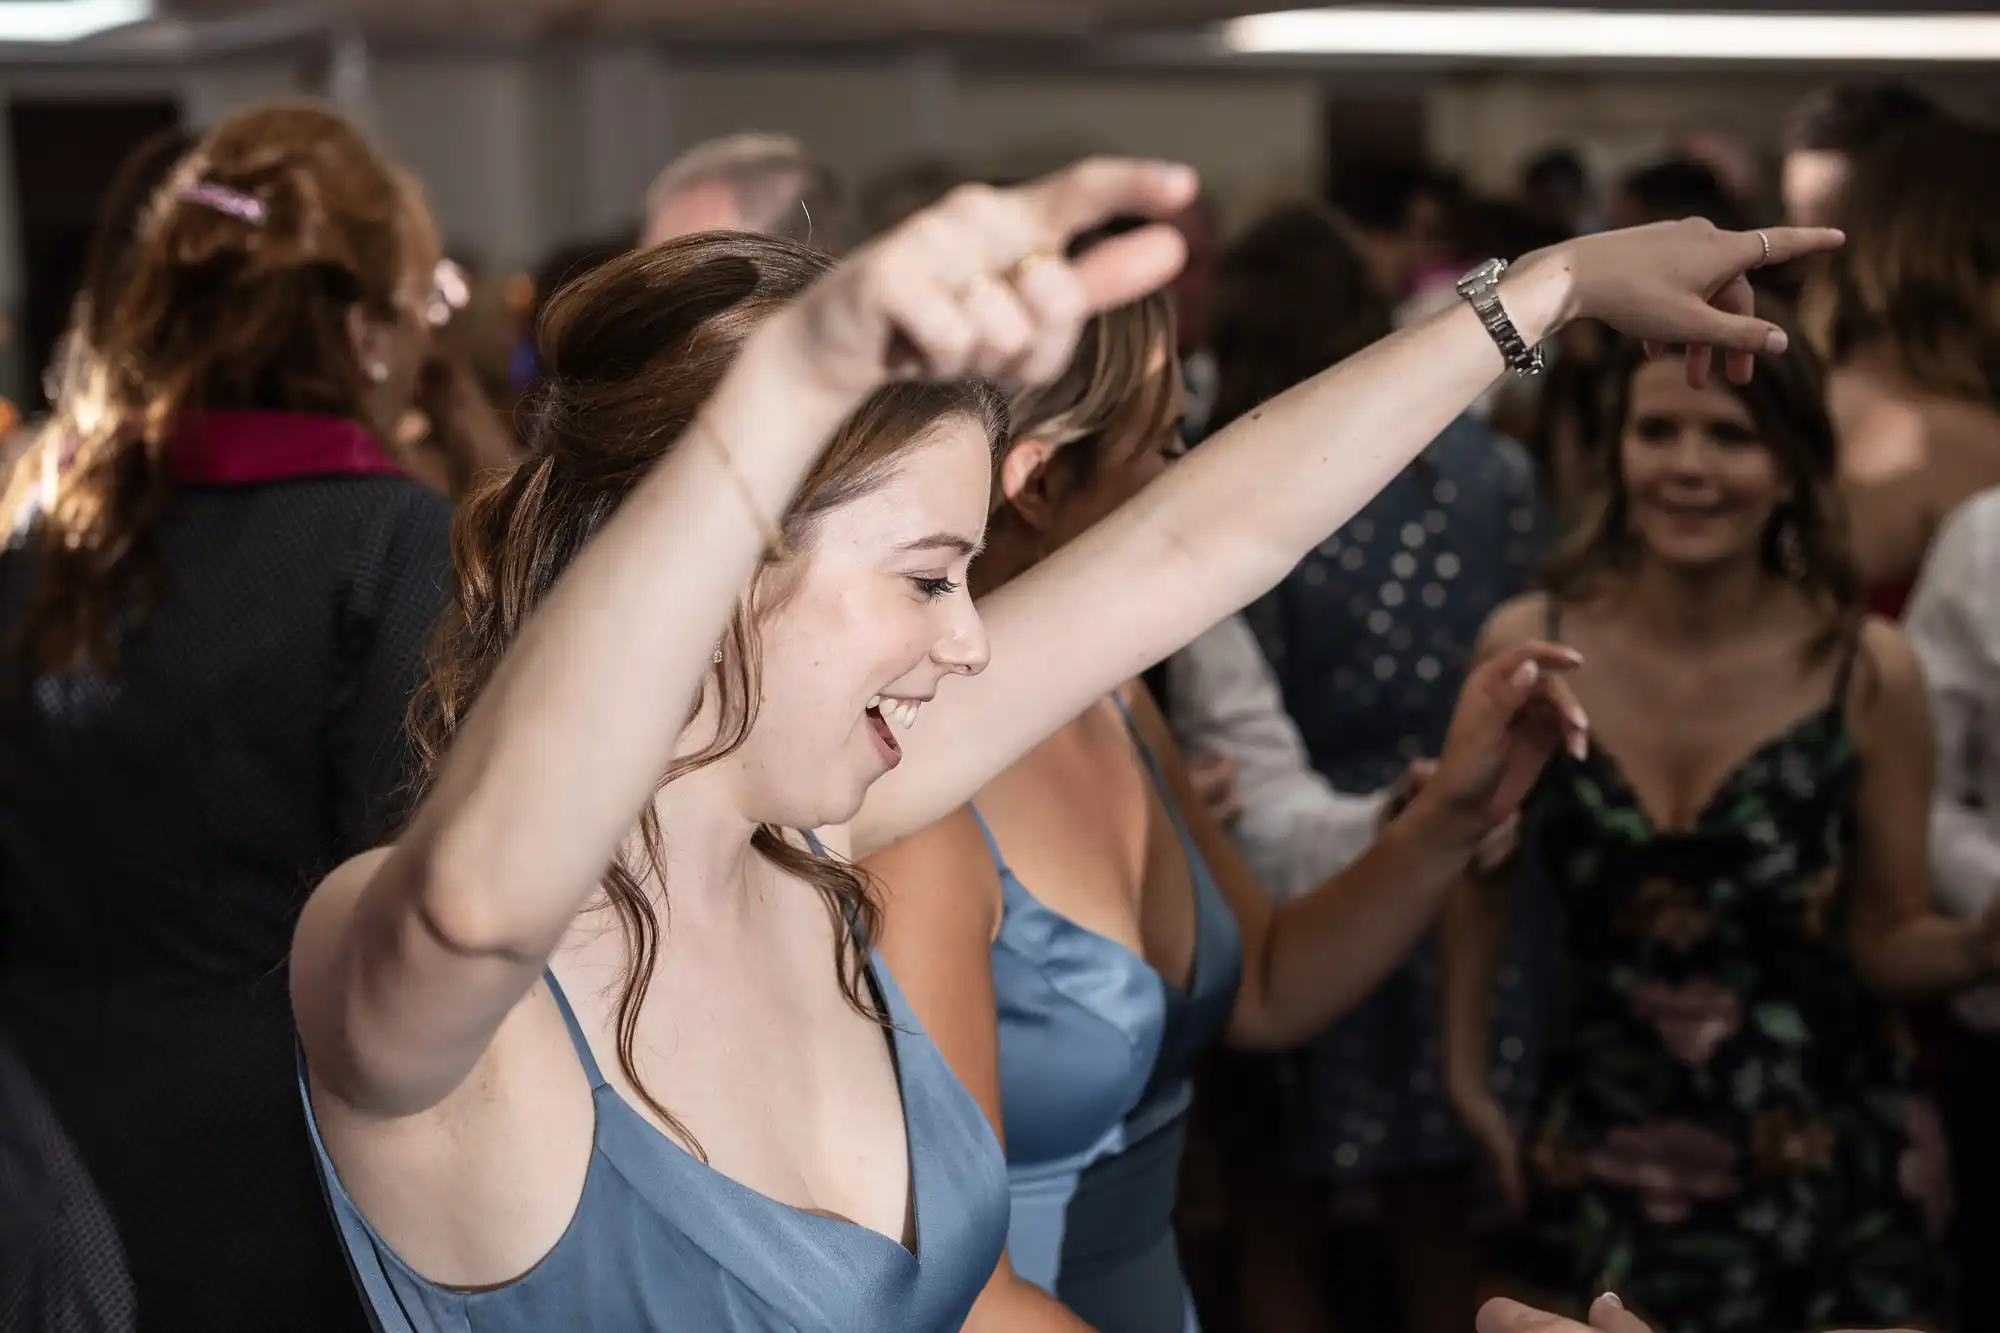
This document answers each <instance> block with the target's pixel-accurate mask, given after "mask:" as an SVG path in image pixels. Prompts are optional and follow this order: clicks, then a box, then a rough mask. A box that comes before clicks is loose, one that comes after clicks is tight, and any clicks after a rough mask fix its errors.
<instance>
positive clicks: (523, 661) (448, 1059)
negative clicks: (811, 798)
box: [302, 326, 841, 1106]
mask: <svg viewBox="0 0 2000 1333" xmlns="http://www.w3.org/2000/svg"><path fill="white" fill-rule="evenodd" d="M767 327H768V326H767ZM760 337H761V335H760ZM786 355H787V352H786V348H785V346H784V344H782V343H780V344H778V345H776V346H775V347H773V346H769V345H765V346H760V345H759V341H758V339H753V340H752V344H751V346H750V347H749V348H747V349H746V350H745V352H744V353H743V355H742V357H741V359H740V360H739V362H738V364H737V366H736V368H735V369H733V370H732V371H731V372H730V374H729V375H728V377H727V378H726V379H725V380H724V382H723V384H722V385H721V386H720V387H719V388H718V390H717V392H716V394H715V396H714V397H713V399H712V400H711V401H710V403H709V404H708V406H707V408H706V409H705V410H704V415H703V421H704V422H705V423H706V424H705V425H704V424H697V425H695V426H694V427H693V428H692V430H694V431H697V432H699V431H702V430H704V429H707V430H712V431H713V432H714V433H715V436H716V438H717V440H718V441H734V442H741V441H754V442H755V448H754V449H752V448H748V447H746V446H745V445H743V444H742V443H737V444H736V447H735V451H734V454H733V457H734V460H735V465H736V468H737V470H738V471H739V472H740V474H741V476H742V479H743V481H744V482H745V483H746V484H747V486H748V489H749V490H750V491H751V492H752V494H751V496H750V497H748V498H749V500H750V501H752V502H754V504H755V505H756V507H757V513H762V514H770V515H778V514H781V513H782V512H783V511H784V508H785V505H786V504H787V502H788V500H789V498H790V496H791V494H792V492H793V490H794V488H795V487H796V486H797V485H798V484H799V481H800V479H801V478H802V477H803V475H804V473H805V471H806V469H807V467H808V466H809V465H810V463H811V461H812V459H813V458H814V456H815V454H816V452H817V450H818V448H819V446H820V442H821V441H823V440H824V439H825V438H826V436H827V434H828V433H829V431H830V430H831V429H832V427H833V426H834V425H835V424H837V421H838V418H839V416H840V412H841V405H840V404H835V403H817V402H812V401H809V400H808V399H807V398H806V395H804V394H803V393H802V392H801V391H800V384H799V380H798V377H796V376H795V375H794V374H792V373H791V371H790V367H789V366H787V364H786V362H785V358H786ZM774 407H775V409H776V410H774ZM763 544H764V530H763V527H762V525H761V524H760V523H759V522H758V520H757V516H756V514H753V513H752V512H749V511H748V510H747V509H746V500H745V498H744V497H739V495H738V494H737V492H736V487H735V483H733V482H732V481H731V479H730V477H729V475H728V472H727V466H726V465H725V464H724V463H723V462H722V461H721V460H720V458H719V457H718V454H717V452H716V450H715V448H714V447H713V445H712V443H711V442H708V441H702V440H697V439H689V440H688V441H687V442H686V443H685V444H684V445H683V446H682V447H679V448H676V449H674V450H672V451H671V452H670V453H669V454H668V456H667V459H666V461H665V462H663V463H661V464H660V465H659V466H658V467H656V468H655V470H654V472H653V473H652V475H651V476H650V477H648V478H647V479H646V480H645V481H643V482H641V483H640V485H639V486H638V487H637V488H636V489H635V490H634V492H633V493H632V495H631V497H630V498H629V499H628V500H627V501H626V502H625V504H624V505H623V506H622V507H621V509H620V510H619V512H618V514H617V515H616V516H615V517H614V518H613V519H612V520H611V521H609V522H608V523H607V524H606V525H605V526H604V528H603V529H602V530H601V531H600V532H599V533H598V535H597V536H596V537H595V538H594V539H593V540H592V541H591V542H590V543H589V544H588V545H587V546H586V547H585V549H584V550H583V551H582V553H581V554H579V555H578V556H577V558H576V560H575V562H574V563H573V564H572V565H571V567H570V568H569V570H568V571H567V572H566V573H565V574H564V575H563V576H562V578H561V579H560V581H559V582H558V583H557V585H556V587H555V588H554V590H553V591H552V592H551V593H550V594H549V595H548V597H547V598H546V600H545V601H544V603H543V604H542V605H541V606H540V607H539V608H538V609H537V610H536V611H535V612H534V613H533V614H532V616H531V617H530V618H529V620H528V622H527V624H526V625H525V627H524V628H523V629H522V631H521V633H520V635H519V637H518V639H517V641H516V642H515V643H514V645H513V646H512V648H511V649H510V650H509V651H508V653H507V656H506V658H505V659H504V661H503V662H502V663H501V665H500V667H499V669H498V670H497V671H496V672H495V674H494V676H493V679H492V680H491V682H490V683H489V684H488V685H487V686H486V688H485V689H484V690H483V691H482V693H481V696H480V698H479V700H478V702H477V704H476V705H475V706H474V707H473V709H472V710H471V713H470V715H469V716H468V718H467V719H466V722H465V724H464V726H463V728H462V729H461V730H460V732H459V734H458V735H457V736H456V738H455V739H454V740H453V742H452V746H451V750H450V753H449V754H448V756H447V757H446V759H445V761H444V763H443V765H442V767H441V768H440V771H439V773H438V777H437V781H436V783H435V785H434V787H433V788H432V790H431V792H430V794H429V795H428V796H427V797H426V799H425V800H424V802H423V803H422V805H421V806H420V807H419V809H418V811H417V813H416V816H415V817H414V819H413V821H412V823H411V826H410V828H409V830H408V832H407V833H406V834H405V836H404V837H403V838H402V839H401V840H400V841H399V842H398V844H397V845H396V847H395V848H394V850H393V851H392V852H391V853H390V854H389V856H388V858H387V859H386V860H385V861H384V862H383V863H382V865H381V866H380V868H379V869H378V870H377V871H376V872H375V873H374V874H373V875H372V876H371V877H370V878H369V880H368V881H367V883H366V885H365V887H364V888H363V889H362V890H361V892H360V895H359V898H358V900H357V901H356V902H355V904H354V908H353V920H352V921H351V922H350V923H348V924H347V925H346V926H344V927H339V928H337V929H336V930H335V932H334V935H335V936H336V937H337V938H335V939H334V940H333V941H332V942H330V943H328V944H327V945H326V946H325V948H326V954H325V956H324V958H323V959H322V960H321V965H322V966H325V967H328V968H330V969H331V974H330V976H329V978H328V981H327V987H328V990H329V993H328V994H327V995H326V996H325V997H323V999H322V1000H321V1002H320V1003H321V1004H322V1005H323V1006H326V1008H325V1010H324V1013H325V1020H324V1021H325V1022H326V1023H327V1024H330V1025H331V1026H330V1028H329V1029H328V1031H327V1032H326V1033H325V1040H326V1041H327V1042H328V1043H329V1044H333V1045H341V1044H345V1043H347V1042H348V1041H349V1037H348V1036H342V1035H340V1034H341V1033H342V1032H343V1031H345V1029H347V1028H350V1027H351V1028H356V1029H358V1030H360V1031H366V1032H374V1033H376V1034H377V1035H378V1037H380V1038H381V1039H382V1040H383V1041H386V1042H388V1043H390V1044H391V1045H393V1046H394V1047H395V1048H396V1049H395V1050H393V1051H384V1052H367V1053H365V1054H367V1055H368V1056H369V1058H370V1059H377V1060H379V1061H380V1062H381V1067H382V1068H385V1069H390V1070H403V1071H406V1072H409V1071H415V1070H417V1069H419V1068H421V1067H422V1066H424V1064H425V1062H426V1061H431V1062H432V1063H434V1065H435V1069H433V1070H432V1071H431V1072H429V1073H427V1074H425V1075H424V1076H423V1077H422V1078H421V1079H420V1080H419V1081H420V1082H421V1083H422V1085H423V1086H422V1087H421V1088H417V1087H412V1088H403V1087H394V1088H391V1087H386V1086H385V1087H382V1088H372V1087H371V1088H368V1089H364V1090H362V1091H365V1092H366V1093H367V1096H368V1097H369V1098H373V1097H376V1096H377V1095H379V1096H380V1097H381V1098H382V1099H383V1100H384V1101H385V1102H387V1103H393V1104H394V1105H397V1106H405V1105H407V1103H408V1102H409V1101H410V1100H412V1099H414V1100H415V1101H416V1102H417V1103H419V1104H421V1103H423V1102H424V1101H425V1100H426V1098H428V1097H431V1096H435V1095H439V1094H440V1093H441V1091H448V1090H449V1089H450V1088H451V1087H453V1086H456V1081H457V1079H458V1078H461V1077H463V1075H464V1073H465V1072H466V1070H467V1069H469V1068H470V1062H471V1061H473V1060H476V1059H477V1056H478V1053H479V1052H480V1051H481V1050H483V1049H484V1043H485V1041H486V1040H487V1039H488V1038H490V1035H491V1033H492V1032H493V1031H494V1030H496V1029H497V1027H498V1025H499V1023H500V1022H501V1021H502V1019H504V1017H505V1016H506V1014H507V1013H508V1012H509V1011H510V1010H511V1009H512V1008H513V1006H514V1005H515V1004H517V1003H518V1002H519V1000H520V997H521V996H522V995H523V994H525V993H526V991H527V989H528V988H529V987H530V986H532V985H533V984H534V981H535V978H536V977H537V976H538V975H539V973H540V970H541V968H542V966H543V965H544V962H545V960H546V958H547V955H548V954H549V952H550V951H551V950H552V949H553V948H554V947H555V945H556V944H557V943H558V942H559V941H560V939H561V938H562V935H563V933H564V931H565V930H566V929H567V927H568V925H569V923H570V922H571V920H572V919H573V918H574V916H575V914H576V912H577V911H578V910H579V909H580V908H581V907H582V906H583V905H584V903H585V902H586V901H587V900H588V899H589V898H590V896H591V895H592V894H593V893H594V892H595V891H596V889H597V886H598V882H599V879H600V877H601V876H602V874H603V872H604V867H605V866H606V865H607V864H609V863H610V862H611V860H612V859H613V857H614V856H615V855H616V854H617V853H618V851H619V850H620V848H621V846H622V845H623V843H624V842H625V840H626V838H627V837H628V836H629V834H630V833H631V830H632V828H633V826H634V823H635V822H636V820H637V818H638V815H639V813H640V811H641V810H642V808H643V807H644V806H645V804H646V802H647V801H648V800H649V799H650V797H651V796H652V794H653V792H654V791H655V790H656V788H657V787H658V785H659V781H660V778H661V775H662V774H663V773H665V772H666V771H667V768H668V765H669V763H670V761H671V760H672V758H673V755H674V752H675V746H676V743H677V741H678V738H679V736H680V734H681V732H682V729H683V727H684V726H685V724H686V720H687V714H688V709H689V705H690V703H691V702H692V700H693V699H694V698H695V696H696V691H697V689H698V687H699V684H700V681H701V679H702V676H703V674H704V673H705V672H706V671H707V670H708V668H709V666H710V656H711V653H712V651H713V645H714V644H715V643H716V641H717V640H718V638H719V637H720V636H721V634H722V632H723V628H724V626H725V625H726V623H727V621H728V617H729V615H730V613H731V611H732V610H733V609H734V607H735V606H736V604H737V601H738V598H739V597H740V596H741V594H742V590H743V588H744V586H745V583H746V581H747V580H748V579H749V577H750V575H751V573H752V572H753V571H754V570H755V569H756V567H757V565H758V563H759V559H760V556H761V554H762V551H763ZM304 930H305V928H304V927H302V938H303V937H304V933H303V932H304ZM405 1056H407V1057H408V1058H407V1059H405V1058H404V1057H405ZM392 1081H393V1080H392Z"/></svg>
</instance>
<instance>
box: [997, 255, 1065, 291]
mask: <svg viewBox="0 0 2000 1333" xmlns="http://www.w3.org/2000/svg"><path fill="white" fill-rule="evenodd" d="M1060 262H1061V259H1060V257H1059V256H1057V254H1056V252H1055V251H1053V250H1030V251H1029V252H1028V253H1027V254H1025V255H1022V256H1021V257H1020V258H1019V259H1017V260H1015V261H1014V262H1013V263H1012V264H1010V265H1009V266H1008V268H1007V281H1008V282H1010V283H1012V284H1013V285H1014V286H1016V287H1019V286H1020V285H1021V284H1022V283H1023V282H1025V281H1026V280H1027V278H1028V275H1029V274H1030V273H1033V272H1034V271H1035V270H1037V269H1040V268H1045V267H1047V266H1048V265H1050V264H1056V263H1060Z"/></svg>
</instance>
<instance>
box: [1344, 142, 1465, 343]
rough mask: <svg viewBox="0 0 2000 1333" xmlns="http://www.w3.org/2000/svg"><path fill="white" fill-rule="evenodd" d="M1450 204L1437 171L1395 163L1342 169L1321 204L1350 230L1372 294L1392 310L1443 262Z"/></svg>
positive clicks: (1450, 194) (1451, 196)
mask: <svg viewBox="0 0 2000 1333" xmlns="http://www.w3.org/2000/svg"><path fill="white" fill-rule="evenodd" d="M1455 199H1456V191H1455V189H1454V187H1453V185H1452V184H1451V183H1450V182H1449V181H1448V180H1447V179H1446V178H1445V177H1444V176H1442V175H1441V174H1439V173H1438V172H1435V171H1432V170H1430V169H1428V168H1426V167H1422V166H1417V165H1413V164H1409V163H1395V162H1382V163H1367V162H1363V163H1357V164H1355V165H1353V166H1349V167H1344V168H1342V169H1340V170H1339V171H1338V172H1336V173H1335V175H1334V178H1333V183H1332V186H1331V187H1330V188H1329V189H1328V191H1327V201H1328V202H1329V203H1331V204H1332V205H1333V207H1334V208H1335V209H1336V210H1338V211H1339V213H1340V215H1341V216H1342V217H1343V218H1345V219H1346V220H1347V221H1348V222H1350V223H1352V224H1353V226H1354V239H1353V244H1355V245H1357V246H1359V247H1360V250H1361V255H1362V258H1363V259H1364V260H1365V261H1366V263H1367V266H1368V275H1369V278H1370V279H1371V280H1372V281H1373V283H1374V285H1375V290H1376V292H1377V294H1378V295H1380V296H1381V297H1382V298H1383V299H1384V300H1386V301H1388V302H1389V303H1390V305H1391V306H1392V307H1393V306H1395V305H1397V304H1399V303H1400V302H1401V301H1402V300H1403V299H1404V298H1405V297H1408V296H1409V295H1410V294H1411V292H1412V291H1413V290H1414V289H1415V288H1416V285H1417V280H1418V279H1419V278H1420V277H1422V276H1423V275H1424V273H1425V272H1426V271H1427V270H1428V269H1430V268H1432V267H1433V266H1434V265H1436V264H1438V263H1439V262H1440V261H1441V260H1443V259H1444V257H1445V250H1446V247H1447V246H1448V244H1449V237H1450V231H1449V228H1450V224H1451V209H1452V204H1453V203H1454V201H1455ZM1454 276H1456V275H1454Z"/></svg>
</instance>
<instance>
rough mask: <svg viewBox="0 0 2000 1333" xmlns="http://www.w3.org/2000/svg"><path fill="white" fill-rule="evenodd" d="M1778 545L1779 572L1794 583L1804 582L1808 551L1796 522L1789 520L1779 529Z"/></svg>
mask: <svg viewBox="0 0 2000 1333" xmlns="http://www.w3.org/2000/svg"><path fill="white" fill-rule="evenodd" d="M1776 545H1777V555H1778V568H1779V570H1781V571H1782V572H1783V573H1784V575H1785V577H1786V578H1788V579H1791V580H1792V581H1793V582H1794V583H1797V582H1800V581H1802V580H1804V578H1805V576H1806V550H1805V543H1804V542H1803V541H1801V540H1800V538H1799V525H1798V522H1797V521H1796V520H1794V519H1790V518H1787V519H1786V520H1785V521H1784V523H1783V525H1782V526H1780V527H1779V528H1778V539H1777V542H1776Z"/></svg>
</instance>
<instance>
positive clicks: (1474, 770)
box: [1420, 640, 1590, 838]
mask: <svg viewBox="0 0 2000 1333" xmlns="http://www.w3.org/2000/svg"><path fill="white" fill-rule="evenodd" d="M1582 663H1583V658H1582V657H1581V656H1580V655H1579V654H1578V653H1577V652H1576V651H1575V650H1574V649H1571V648H1565V647H1563V646H1562V645H1561V644H1554V643H1544V642H1542V641H1540V640H1531V641H1529V642H1527V643H1523V644H1520V645H1518V646H1517V647H1514V648H1510V649H1509V650H1507V651H1506V652H1504V653H1500V654H1499V655H1497V656H1495V657H1493V658H1492V659H1490V660H1488V661H1486V662H1482V663H1481V664H1480V665H1479V666H1477V667H1475V668H1474V669H1473V671H1472V674H1471V675H1469V676H1468V677H1466V681H1465V688H1464V689H1463V690H1461V691H1460V692H1459V696H1458V708H1457V710H1456V711H1455V712H1453V714H1452V718H1451V730H1450V731H1449V732H1447V733H1446V735H1445V742H1444V752H1443V753H1442V754H1440V755H1439V756H1438V761H1437V773H1436V775H1435V776H1434V777H1432V778H1431V780H1430V781H1429V782H1428V783H1427V784H1425V786H1424V791H1423V795H1422V797H1421V798H1420V800H1421V801H1424V802H1438V803H1441V804H1442V807H1443V808H1444V809H1445V810H1447V811H1448V812H1449V813H1450V814H1451V815H1453V816H1454V817H1455V819H1456V821H1458V822H1461V823H1462V824H1463V825H1464V826H1466V827H1467V828H1468V829H1469V830H1470V832H1471V834H1472V836H1474V837H1475V838H1482V837H1484V836H1485V835H1486V834H1487V833H1489V832H1490V831H1491V830H1492V829H1493V828H1494V827H1495V826H1497V825H1499V824H1501V823H1503V822H1505V821H1506V819H1507V817H1508V816H1509V815H1511V814H1513V813H1514V812H1515V811H1516V810H1517V809H1519V808H1520V805H1521V802H1522V800H1523V799H1525V798H1526V796H1527V794H1528V791H1529V789H1530V788H1532V787H1533V786H1534V785H1535V781H1536V779H1537V778H1539V777H1540V776H1541V772H1542V766H1543V765H1544V764H1546V763H1547V762H1548V761H1549V757H1550V756H1551V755H1553V754H1554V753H1555V752H1556V748H1557V747H1558V746H1562V747H1565V748H1567V749H1568V750H1569V751H1570V753H1571V754H1574V755H1576V756H1577V757H1578V758H1582V757H1583V755H1584V754H1585V752H1586V750H1587V748H1588V746H1589V738H1590V721H1589V719H1588V718H1586V717H1585V716H1584V712H1583V707H1582V705H1581V704H1579V703H1577V701H1576V696H1575V695H1574V694H1573V693H1571V692H1570V688H1569V685H1568V683H1567V682H1566V681H1564V680H1563V675H1564V674H1565V673H1567V672H1570V671H1574V670H1575V669H1576V668H1577V667H1578V666H1580V665H1582Z"/></svg>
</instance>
